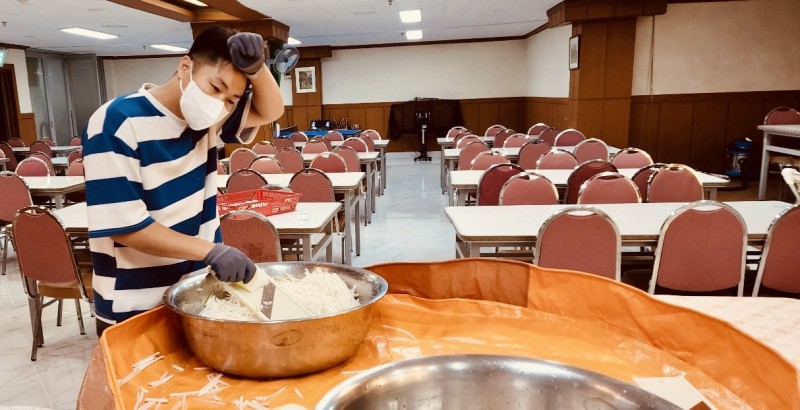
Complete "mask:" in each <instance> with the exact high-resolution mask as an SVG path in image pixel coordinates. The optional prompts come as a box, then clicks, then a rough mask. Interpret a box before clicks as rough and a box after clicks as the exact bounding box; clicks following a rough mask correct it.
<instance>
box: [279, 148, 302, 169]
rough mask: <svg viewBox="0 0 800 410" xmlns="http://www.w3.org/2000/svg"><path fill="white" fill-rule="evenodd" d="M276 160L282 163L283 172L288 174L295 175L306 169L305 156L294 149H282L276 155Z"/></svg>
mask: <svg viewBox="0 0 800 410" xmlns="http://www.w3.org/2000/svg"><path fill="white" fill-rule="evenodd" d="M275 159H277V160H278V161H279V162H280V163H281V166H282V167H283V172H285V173H287V174H291V173H295V172H298V171H300V170H302V169H303V168H305V165H304V162H303V155H302V154H300V151H298V150H296V149H294V148H284V149H281V150H280V151H278V153H277V154H275Z"/></svg>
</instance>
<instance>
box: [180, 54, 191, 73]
mask: <svg viewBox="0 0 800 410" xmlns="http://www.w3.org/2000/svg"><path fill="white" fill-rule="evenodd" d="M191 69H192V59H191V58H190V57H189V56H188V55H186V56H183V57H181V59H180V61H179V62H178V78H181V79H183V78H184V77H187V76H188V74H189V70H191Z"/></svg>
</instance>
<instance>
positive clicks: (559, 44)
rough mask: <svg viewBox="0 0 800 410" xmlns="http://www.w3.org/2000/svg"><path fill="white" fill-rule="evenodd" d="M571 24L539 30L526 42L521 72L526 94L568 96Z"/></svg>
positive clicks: (530, 95)
mask: <svg viewBox="0 0 800 410" xmlns="http://www.w3.org/2000/svg"><path fill="white" fill-rule="evenodd" d="M571 36H572V26H571V25H566V26H562V27H556V28H551V29H547V30H545V31H542V32H541V33H538V34H536V35H535V36H533V37H531V38H529V39H528V40H527V44H526V53H525V61H524V65H525V71H526V74H527V82H528V90H527V96H529V97H557V98H566V97H569V53H568V48H569V38H570V37H571Z"/></svg>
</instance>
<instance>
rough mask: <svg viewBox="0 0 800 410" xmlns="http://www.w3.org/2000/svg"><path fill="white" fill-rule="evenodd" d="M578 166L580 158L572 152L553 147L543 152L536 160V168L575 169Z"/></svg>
mask: <svg viewBox="0 0 800 410" xmlns="http://www.w3.org/2000/svg"><path fill="white" fill-rule="evenodd" d="M577 166H578V160H577V159H575V156H574V155H572V153H571V152H569V151H565V150H563V149H558V148H553V149H551V150H550V151H547V152H545V153H544V154H542V156H541V157H539V159H538V160H537V161H536V169H573V168H575V167H577Z"/></svg>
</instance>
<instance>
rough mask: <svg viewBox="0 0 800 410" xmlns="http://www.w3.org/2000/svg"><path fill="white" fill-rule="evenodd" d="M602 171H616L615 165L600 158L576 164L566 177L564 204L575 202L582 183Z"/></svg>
mask: <svg viewBox="0 0 800 410" xmlns="http://www.w3.org/2000/svg"><path fill="white" fill-rule="evenodd" d="M603 172H617V167H615V166H613V165H611V163H610V162H608V161H605V160H602V159H593V160H589V161H586V162H584V163H583V164H580V165H578V166H577V167H576V168H575V170H573V171H572V173H571V174H569V178H567V188H566V191H565V192H564V203H565V204H577V203H578V193H580V191H581V186H583V183H584V182H586V181H588V180H589V178H591V177H593V176H595V175H597V174H601V173H603Z"/></svg>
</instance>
